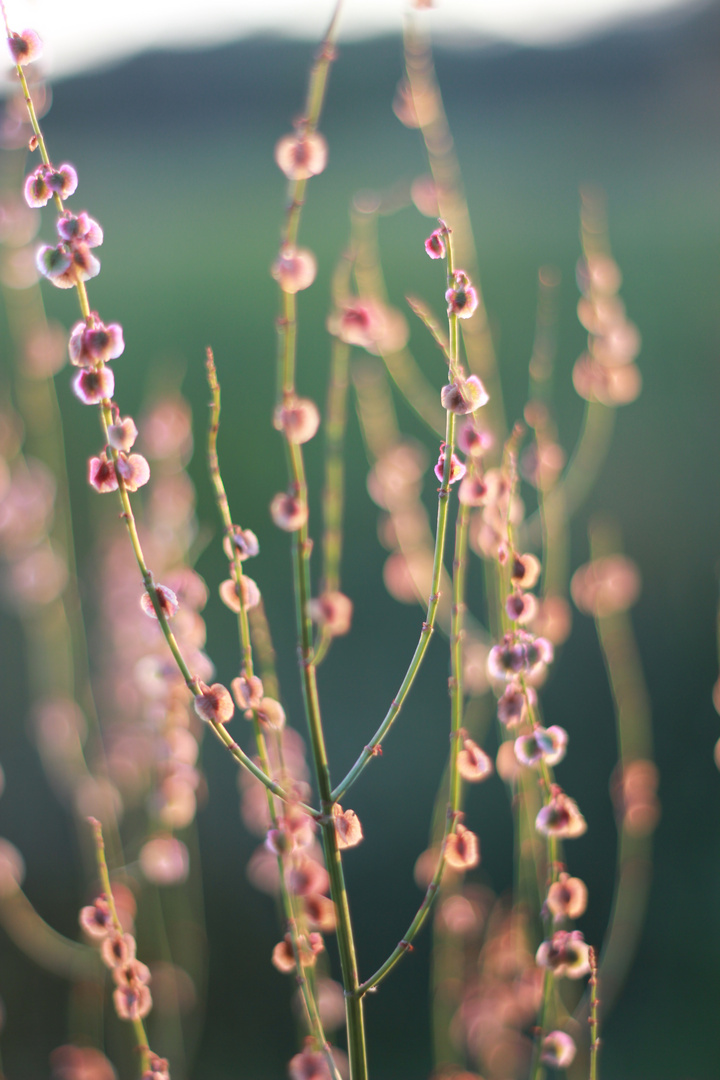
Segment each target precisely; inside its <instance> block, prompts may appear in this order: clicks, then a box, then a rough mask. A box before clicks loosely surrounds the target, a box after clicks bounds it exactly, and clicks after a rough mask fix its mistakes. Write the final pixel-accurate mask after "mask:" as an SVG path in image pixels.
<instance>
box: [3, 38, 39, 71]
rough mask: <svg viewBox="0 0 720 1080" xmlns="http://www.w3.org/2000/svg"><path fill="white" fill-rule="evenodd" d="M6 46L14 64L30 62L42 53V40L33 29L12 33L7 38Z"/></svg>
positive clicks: (22, 64)
mask: <svg viewBox="0 0 720 1080" xmlns="http://www.w3.org/2000/svg"><path fill="white" fill-rule="evenodd" d="M8 46H9V48H10V52H11V54H12V58H13V60H14V61H15V63H16V64H20V65H21V66H24V65H25V64H31V63H32V62H33V60H37V59H38V57H39V56H41V55H42V41H41V40H40V36H39V34H36V33H35V31H34V30H23V32H22V34H13V35H12V36H11V37H9V38H8Z"/></svg>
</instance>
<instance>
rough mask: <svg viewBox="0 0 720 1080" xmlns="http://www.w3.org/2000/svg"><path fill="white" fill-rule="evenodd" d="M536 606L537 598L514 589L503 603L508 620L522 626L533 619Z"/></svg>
mask: <svg viewBox="0 0 720 1080" xmlns="http://www.w3.org/2000/svg"><path fill="white" fill-rule="evenodd" d="M537 604H538V602H537V598H536V597H535V596H533V594H532V593H524V592H521V591H520V589H516V590H515V592H512V593H510V595H509V596H508V598H507V600H506V601H505V610H506V612H507V614H508V618H509V619H512V621H513V622H516V623H520V624H521V625H522V624H523V623H528V622H530V621H531V620H532V619H534V618H535V615H536V614H537Z"/></svg>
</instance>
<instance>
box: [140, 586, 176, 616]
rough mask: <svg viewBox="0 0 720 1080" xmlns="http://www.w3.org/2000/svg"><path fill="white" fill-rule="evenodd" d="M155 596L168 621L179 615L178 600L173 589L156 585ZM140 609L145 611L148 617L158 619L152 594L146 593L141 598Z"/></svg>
mask: <svg viewBox="0 0 720 1080" xmlns="http://www.w3.org/2000/svg"><path fill="white" fill-rule="evenodd" d="M155 595H156V597H157V601H158V603H159V605H160V610H161V611H162V613H163V615H164V616H165V618H166V619H172V618H173V616H174V615H176V614H177V610H178V607H179V606H180V605H179V603H178V598H177V596H176V595H175V593H174V592H173V591H172V589H168V587H167V586H166V585H156V586H155ZM140 607H141V608H142V609H143V611H144V612H145V614H146V615H148V616H149V617H150V618H151V619H157V612H156V611H155V605H154V604H153V602H152V597H151V596H150V593H147V592H144V593H143V594H142V596H141V597H140Z"/></svg>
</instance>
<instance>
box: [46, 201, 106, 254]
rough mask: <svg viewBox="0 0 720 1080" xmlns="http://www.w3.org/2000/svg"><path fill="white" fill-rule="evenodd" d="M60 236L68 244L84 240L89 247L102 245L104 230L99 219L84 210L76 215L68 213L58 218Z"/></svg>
mask: <svg viewBox="0 0 720 1080" xmlns="http://www.w3.org/2000/svg"><path fill="white" fill-rule="evenodd" d="M57 231H58V236H59V237H60V239H61V240H62V241H64V242H65V243H66V244H75V243H77V242H78V241H82V242H83V243H84V244H87V246H88V247H89V248H94V247H100V245H101V244H102V242H103V231H102V229H101V228H100V226H99V225H98V223H97V221H95V220H94V219H93V218H91V217H90V215H89V214H87V213H86V212H85V211H84V210H83V211H82V213H80V214H78V216H77V217H75V216H74V215H73V214H69V213H66V214H64V215H63V216H62V217H59V218H58V220H57Z"/></svg>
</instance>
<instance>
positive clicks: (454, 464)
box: [434, 443, 466, 484]
mask: <svg viewBox="0 0 720 1080" xmlns="http://www.w3.org/2000/svg"><path fill="white" fill-rule="evenodd" d="M445 449H446V448H445V443H441V445H440V456H439V458H438V459H437V464H436V465H435V469H434V472H435V475H436V476H437V478H438V480H439V481H440V483H441V484H442V483H443V477H444V474H445ZM465 471H466V466H465V465H464V464H463V462H462V461H461V460H460V458H459V457H458V456H457V454H453V455H452V457H451V459H450V477H449V479H448V483H449V484H455V483H457V481H458V480H462V478H463V476H464V475H465Z"/></svg>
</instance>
